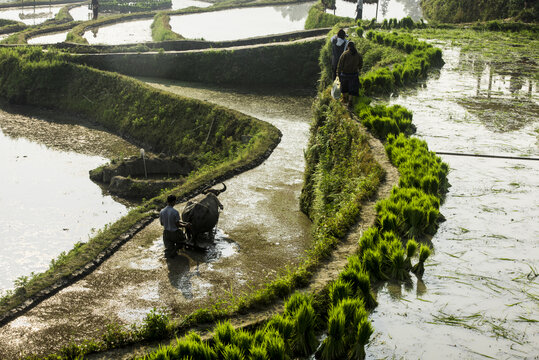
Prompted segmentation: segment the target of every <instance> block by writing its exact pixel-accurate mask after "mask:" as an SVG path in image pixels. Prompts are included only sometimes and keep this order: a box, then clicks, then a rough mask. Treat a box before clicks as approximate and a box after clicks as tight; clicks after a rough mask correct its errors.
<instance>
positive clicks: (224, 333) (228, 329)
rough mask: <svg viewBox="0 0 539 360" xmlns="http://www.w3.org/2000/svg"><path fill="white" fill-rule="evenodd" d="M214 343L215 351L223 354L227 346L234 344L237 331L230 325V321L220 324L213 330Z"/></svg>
mask: <svg viewBox="0 0 539 360" xmlns="http://www.w3.org/2000/svg"><path fill="white" fill-rule="evenodd" d="M213 332H214V333H213V342H214V348H215V351H216V352H217V353H219V354H221V355H222V354H223V351H225V348H226V346H227V345H230V344H232V340H233V338H234V335H235V333H236V329H234V327H233V326H232V324H230V321H228V320H227V321H225V322H218V323H217V325H216V326H215V328H214V329H213Z"/></svg>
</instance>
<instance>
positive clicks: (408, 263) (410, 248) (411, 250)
mask: <svg viewBox="0 0 539 360" xmlns="http://www.w3.org/2000/svg"><path fill="white" fill-rule="evenodd" d="M417 247H418V245H417V242H416V241H415V239H414V238H411V239H410V240H408V242H407V243H406V260H405V261H404V268H405V269H406V271H410V270H412V257H413V256H414V255H415V252H416V251H417Z"/></svg>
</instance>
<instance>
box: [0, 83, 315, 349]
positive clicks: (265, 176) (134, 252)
mask: <svg viewBox="0 0 539 360" xmlns="http://www.w3.org/2000/svg"><path fill="white" fill-rule="evenodd" d="M147 81H148V82H149V83H150V84H152V85H154V86H156V87H159V88H162V89H166V90H167V91H172V92H174V93H179V94H184V95H188V96H190V97H193V98H198V99H202V100H208V101H212V102H215V103H218V104H221V105H224V106H227V107H230V108H234V109H237V110H240V111H243V112H245V113H248V114H250V115H254V116H256V117H258V118H260V119H262V120H265V121H269V122H271V123H272V124H274V125H275V126H277V127H278V128H279V129H280V130H281V131H282V133H283V138H282V141H281V143H280V144H279V145H278V146H277V148H276V149H275V150H274V152H273V153H272V155H271V156H270V157H269V158H268V159H267V160H266V161H265V162H264V163H263V164H262V165H260V166H258V167H256V168H255V169H252V170H250V171H247V172H245V173H242V174H240V175H238V176H236V177H234V178H233V179H230V180H228V181H227V182H226V184H227V187H228V189H227V191H225V192H224V193H222V194H221V195H220V196H219V198H220V200H221V202H222V203H223V205H224V211H223V212H222V213H221V217H220V220H219V225H218V230H217V234H216V241H215V243H214V244H209V243H205V244H202V245H204V246H207V247H208V250H207V251H205V252H201V251H193V250H182V251H180V253H179V255H178V256H177V257H176V258H174V259H172V260H168V261H165V259H164V258H163V250H164V248H163V242H162V237H161V234H162V227H161V226H160V225H159V222H158V221H157V220H156V221H154V222H152V223H151V224H150V225H149V226H147V227H146V228H145V229H143V230H142V231H141V232H140V233H138V234H137V235H136V236H135V237H134V238H133V239H132V240H131V241H129V242H128V243H127V244H125V245H124V246H122V248H121V249H120V250H119V251H118V252H116V253H115V254H114V255H113V256H112V257H111V258H110V259H108V260H107V261H105V262H104V263H103V264H102V265H101V266H100V267H99V268H98V269H97V270H96V271H94V272H93V273H92V274H90V275H88V276H86V277H85V278H84V279H82V280H81V281H79V282H77V283H76V284H74V285H73V286H70V287H68V288H66V289H64V290H62V291H61V292H59V293H58V294H56V295H54V296H53V297H51V298H50V299H47V300H45V301H43V302H42V303H41V304H39V305H38V306H36V307H35V308H33V309H32V310H30V311H28V312H27V313H26V314H24V315H22V316H21V317H19V318H17V319H16V320H15V321H12V322H11V323H9V324H7V325H5V326H3V327H2V328H0V358H2V359H13V358H17V357H18V356H21V355H26V354H31V353H37V354H43V353H48V352H51V351H54V350H58V349H59V348H60V347H61V346H64V345H67V344H68V342H69V341H70V339H73V340H74V341H80V340H82V339H85V338H99V337H100V336H101V334H102V333H103V331H104V328H105V326H106V324H109V323H111V322H115V323H118V324H122V325H131V324H136V323H140V322H141V321H142V320H143V319H144V317H145V316H146V314H147V313H148V312H149V311H150V310H151V309H152V308H158V309H165V310H166V311H167V312H169V313H170V314H171V315H172V317H173V318H178V317H180V316H182V315H186V314H189V313H190V312H192V311H194V310H196V309H197V308H200V307H212V306H214V305H216V304H218V303H219V301H220V300H222V299H224V300H227V301H233V299H234V298H236V297H238V296H241V295H243V294H245V293H250V292H252V291H254V289H256V288H259V287H260V286H261V285H262V284H263V283H265V282H267V281H268V280H271V279H273V278H275V276H276V274H278V273H279V272H280V271H282V269H283V268H284V267H286V266H292V267H293V266H295V265H296V264H298V262H300V261H301V257H302V255H303V254H304V251H305V250H306V249H307V248H308V247H309V245H310V244H311V237H310V222H309V220H308V219H307V218H306V217H305V215H303V214H302V213H301V212H300V211H299V205H298V204H299V201H298V198H299V194H300V191H301V186H302V180H303V168H304V160H303V148H304V146H305V144H306V142H307V139H308V131H309V121H310V106H311V102H312V99H311V97H310V96H308V95H306V96H301V95H298V93H297V92H296V94H295V95H293V96H289V94H283V95H264V94H247V93H239V92H235V91H230V90H227V89H204V88H199V87H196V86H193V85H188V84H178V83H167V82H163V81H161V80H147ZM216 187H217V188H220V186H219V185H217V186H216ZM182 206H183V204H179V205H178V206H177V208H178V209H179V210H181V208H182ZM89 314H91V315H90V316H89ZM10 339H16V341H12V340H10Z"/></svg>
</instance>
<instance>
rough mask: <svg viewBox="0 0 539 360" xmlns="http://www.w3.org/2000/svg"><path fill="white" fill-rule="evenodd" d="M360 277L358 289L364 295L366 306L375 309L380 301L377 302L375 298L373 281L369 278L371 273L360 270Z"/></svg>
mask: <svg viewBox="0 0 539 360" xmlns="http://www.w3.org/2000/svg"><path fill="white" fill-rule="evenodd" d="M357 274H358V277H357V280H358V283H357V286H358V290H359V292H360V293H361V295H362V296H363V301H364V303H365V306H366V307H367V308H368V309H374V308H375V307H376V306H377V305H378V303H377V302H376V299H375V298H374V294H373V293H372V290H371V281H370V279H369V275H368V274H367V273H365V272H359V273H357Z"/></svg>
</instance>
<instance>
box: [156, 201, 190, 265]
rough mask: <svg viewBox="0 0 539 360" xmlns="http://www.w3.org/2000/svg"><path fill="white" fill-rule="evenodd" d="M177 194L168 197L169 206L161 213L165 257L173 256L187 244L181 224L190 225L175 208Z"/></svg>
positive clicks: (160, 220) (183, 225)
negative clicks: (182, 219)
mask: <svg viewBox="0 0 539 360" xmlns="http://www.w3.org/2000/svg"><path fill="white" fill-rule="evenodd" d="M175 204H176V196H174V195H169V196H168V197H167V206H166V207H165V208H163V209H162V210H161V212H160V213H159V222H160V223H161V225H163V243H164V244H165V257H166V258H173V257H175V256H176V255H177V252H178V250H179V249H180V248H182V247H183V246H185V235H184V234H183V232H182V231H180V226H182V227H185V226H188V224H187V223H184V222H182V221H181V220H180V213H179V212H178V210H176V209H174V205H175Z"/></svg>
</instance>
